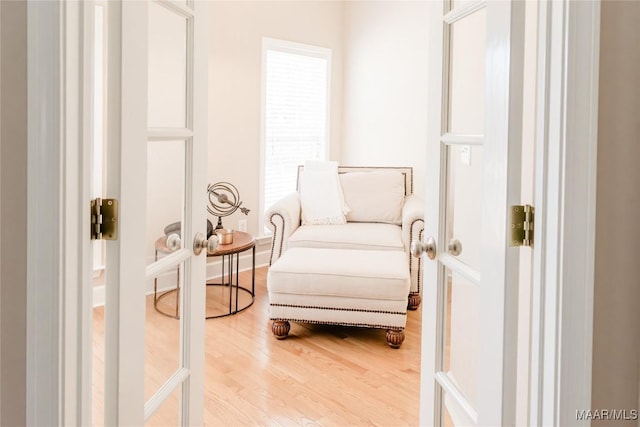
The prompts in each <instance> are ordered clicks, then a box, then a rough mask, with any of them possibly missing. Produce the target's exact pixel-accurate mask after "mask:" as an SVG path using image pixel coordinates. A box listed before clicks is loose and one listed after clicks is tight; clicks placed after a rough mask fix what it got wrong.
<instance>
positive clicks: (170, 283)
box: [93, 239, 271, 308]
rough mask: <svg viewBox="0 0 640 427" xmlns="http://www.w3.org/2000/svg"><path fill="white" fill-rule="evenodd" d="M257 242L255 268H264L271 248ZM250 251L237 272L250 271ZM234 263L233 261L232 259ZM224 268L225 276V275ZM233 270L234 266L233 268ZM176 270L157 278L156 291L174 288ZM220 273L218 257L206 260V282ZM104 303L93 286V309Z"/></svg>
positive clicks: (101, 288) (100, 290) (100, 292)
mask: <svg viewBox="0 0 640 427" xmlns="http://www.w3.org/2000/svg"><path fill="white" fill-rule="evenodd" d="M257 240H258V245H257V246H256V268H259V267H265V266H267V265H269V255H270V253H271V247H270V246H268V245H267V244H266V243H270V241H271V239H269V242H261V240H260V239H257ZM251 257H252V253H251V251H246V252H243V253H242V254H241V255H240V268H239V271H248V270H250V269H251ZM234 261H235V259H234ZM226 268H227V266H225V274H226ZM234 270H235V266H234ZM176 273H177V272H176V270H171V271H167V272H165V273H164V274H162V275H160V276H158V291H165V290H169V289H174V288H175V287H176V280H177V277H176ZM221 273H222V259H221V258H220V257H215V258H208V259H207V281H209V280H213V279H217V278H219V277H220V276H221ZM146 294H147V295H151V294H153V280H149V281H148V282H147V284H146ZM104 301H105V288H104V285H98V286H94V288H93V307H94V308H95V307H101V306H103V305H104Z"/></svg>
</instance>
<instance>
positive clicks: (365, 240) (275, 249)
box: [265, 166, 424, 310]
mask: <svg viewBox="0 0 640 427" xmlns="http://www.w3.org/2000/svg"><path fill="white" fill-rule="evenodd" d="M301 173H303V166H300V167H299V168H298V184H299V183H300V176H301ZM338 173H339V175H340V181H341V183H342V190H343V192H344V199H345V201H346V203H347V205H349V206H350V207H351V208H352V212H350V213H349V214H348V215H347V223H346V224H343V225H301V204H300V196H299V193H298V192H295V193H292V194H289V195H288V196H286V197H284V198H283V199H281V200H280V201H278V202H277V203H275V204H274V205H273V206H271V208H269V209H268V211H267V213H266V218H265V219H266V224H267V227H269V229H270V230H271V231H272V232H273V241H272V247H271V257H270V265H271V264H273V263H275V262H276V260H278V258H280V257H281V256H282V255H283V254H284V253H285V252H286V251H287V250H288V249H290V248H294V247H299V248H324V249H341V250H342V249H356V250H378V251H380V250H382V251H402V252H404V254H405V255H406V262H407V264H406V265H407V266H408V270H409V275H410V278H411V286H410V291H409V295H408V303H407V308H408V309H411V310H415V309H417V308H418V306H419V305H420V303H421V301H422V298H421V294H422V272H421V265H420V263H421V261H420V258H414V257H412V256H411V253H410V245H411V241H413V240H422V233H423V230H424V208H423V203H422V200H421V199H420V198H419V197H417V196H415V195H413V170H412V168H410V167H346V166H340V167H338ZM398 186H400V187H403V188H400V190H398ZM298 188H299V186H298ZM398 191H400V194H399V195H398ZM402 193H404V194H402Z"/></svg>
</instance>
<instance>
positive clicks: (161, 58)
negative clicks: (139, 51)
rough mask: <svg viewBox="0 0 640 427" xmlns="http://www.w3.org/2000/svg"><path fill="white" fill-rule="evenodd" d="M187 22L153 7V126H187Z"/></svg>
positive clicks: (150, 5) (151, 97) (151, 12)
mask: <svg viewBox="0 0 640 427" xmlns="http://www.w3.org/2000/svg"><path fill="white" fill-rule="evenodd" d="M186 35H187V20H186V18H184V17H182V16H180V15H176V14H175V13H174V12H172V11H170V10H168V9H167V8H165V7H164V6H161V5H160V4H159V3H155V2H151V3H150V4H149V83H148V86H149V106H148V110H149V116H148V126H149V127H177V128H184V127H186V105H187V36H186Z"/></svg>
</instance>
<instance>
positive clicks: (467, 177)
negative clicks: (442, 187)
mask: <svg viewBox="0 0 640 427" xmlns="http://www.w3.org/2000/svg"><path fill="white" fill-rule="evenodd" d="M482 151H483V149H482V146H480V145H464V146H463V145H449V146H448V147H447V215H446V236H447V243H449V242H451V241H452V240H454V239H455V240H458V241H459V242H460V247H461V249H462V250H461V252H460V253H459V254H458V255H456V258H458V259H459V260H461V261H462V262H464V263H466V264H468V265H469V266H471V267H473V268H474V269H475V270H476V271H479V270H480V262H481V259H480V257H481V255H482V253H481V238H482V229H481V227H480V221H481V218H480V216H479V215H480V208H481V206H482Z"/></svg>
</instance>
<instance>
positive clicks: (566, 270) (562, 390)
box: [25, 0, 600, 425]
mask: <svg viewBox="0 0 640 427" xmlns="http://www.w3.org/2000/svg"><path fill="white" fill-rule="evenodd" d="M28 7H29V11H28V14H29V24H28V29H27V31H28V34H29V45H28V50H29V52H28V56H29V59H30V61H29V74H28V82H29V107H28V115H29V124H28V126H29V139H28V146H29V147H28V153H29V157H28V161H29V165H30V166H29V168H28V179H29V182H30V183H32V184H31V185H30V186H29V201H28V209H29V212H31V213H32V215H30V216H29V218H28V228H29V236H28V247H29V255H30V256H29V258H28V260H27V262H28V264H27V266H28V267H27V268H28V274H29V278H28V283H27V308H26V310H27V321H28V325H29V326H28V330H27V334H28V343H29V344H28V349H29V351H28V354H29V359H28V361H27V381H28V383H27V396H26V397H25V400H26V406H27V415H28V424H29V425H39V424H43V423H44V424H50V423H55V424H59V425H88V424H90V422H91V417H90V408H89V406H90V405H88V404H87V400H86V398H85V397H86V396H90V395H91V392H90V382H89V379H88V378H86V376H83V372H90V370H89V371H87V370H86V365H85V364H88V363H90V358H89V359H88V360H87V355H86V354H83V353H82V348H83V347H84V346H83V345H82V344H83V339H86V337H84V335H83V334H84V333H85V332H86V331H87V330H89V331H90V328H91V319H87V318H86V317H84V315H83V313H82V311H81V308H82V305H83V304H82V303H81V301H83V300H84V299H85V298H90V295H86V294H87V292H83V289H82V286H81V285H82V283H87V282H86V281H84V280H83V278H86V276H85V274H86V272H84V271H83V265H84V264H86V263H85V260H84V259H83V258H82V256H83V254H84V253H85V252H84V251H83V249H84V246H83V245H84V244H83V242H82V240H81V239H80V238H78V235H79V234H81V231H82V227H85V226H86V227H88V207H87V205H86V200H85V195H86V198H87V199H88V194H89V193H88V188H84V186H85V184H84V183H85V182H88V180H84V179H78V177H85V178H86V177H87V172H88V171H87V170H85V169H84V168H83V161H82V159H83V158H85V156H86V155H87V153H86V145H85V141H88V140H86V139H85V140H83V136H84V135H86V132H87V129H86V123H85V118H83V115H82V113H83V111H88V110H87V109H84V108H83V106H84V105H85V104H84V103H85V102H86V97H87V94H86V93H84V92H83V87H82V85H81V84H80V81H79V79H75V80H74V79H72V78H71V77H72V76H74V75H75V76H76V77H77V76H81V75H85V76H86V73H87V69H86V66H84V67H83V65H86V64H82V61H81V58H82V56H81V55H80V54H79V52H80V49H83V48H86V47H83V41H82V37H79V34H82V32H83V31H84V30H86V29H83V21H82V20H81V19H79V16H80V14H81V13H84V12H83V7H87V6H83V4H82V3H76V2H74V1H63V2H60V3H55V2H33V3H29V6H28ZM599 19H600V4H599V2H597V1H593V2H571V1H568V0H565V1H562V2H560V1H558V2H542V3H541V5H540V22H539V25H540V27H539V28H540V31H539V56H538V62H539V70H540V72H539V77H538V78H539V79H540V81H539V83H541V84H540V87H539V92H538V101H537V102H538V106H539V107H538V108H539V121H538V124H537V137H536V138H537V140H536V141H537V144H536V145H537V148H536V160H537V162H536V164H537V165H536V198H535V204H536V221H537V226H536V235H535V238H536V245H535V249H534V282H533V292H534V295H533V312H532V346H531V357H532V359H531V362H532V375H531V386H532V388H531V391H532V392H531V399H530V400H531V403H530V408H531V410H530V424H531V425H572V424H576V423H577V422H576V420H575V411H573V409H574V408H581V409H587V408H589V407H590V404H591V398H590V396H591V368H592V367H591V353H592V320H593V304H592V299H593V265H594V250H593V248H594V240H595V194H596V185H595V169H596V166H595V164H596V163H595V161H596V145H597V132H596V131H597V128H596V126H597V121H596V117H597V94H598V86H597V82H598V61H599V34H600V31H599V30H600V28H599V23H600V20H599ZM36 59H37V60H36ZM58 67H59V68H58ZM52 70H53V71H52ZM58 70H59V71H61V73H58ZM74 73H77V74H74ZM540 113H542V114H540ZM569 156H570V160H571V161H570V162H569V161H567V159H569ZM52 159H53V161H52ZM52 195H56V196H57V197H58V198H59V199H58V200H57V201H53V203H54V204H53V205H50V206H48V207H47V209H46V212H45V210H40V211H38V210H37V208H38V206H39V205H41V203H42V201H43V200H47V199H48V198H50V197H52ZM560 196H562V197H560ZM77 219H79V222H74V221H75V220H77ZM78 224H79V225H78ZM55 236H57V237H58V239H57V240H56V239H55V238H54V237H55ZM43 242H51V244H43ZM545 242H546V244H545ZM34 248H37V249H38V256H37V257H36V256H35V253H34ZM42 260H49V261H50V262H42ZM41 277H46V278H47V280H44V281H42V280H37V279H38V278H41ZM44 295H49V296H51V298H50V299H48V300H47V299H45V298H43V296H44ZM59 362H60V363H59ZM62 362H63V363H62ZM76 362H79V363H76ZM43 386H45V387H48V388H47V391H48V392H47V393H43V392H42V391H40V392H39V391H38V390H42V388H43ZM87 386H88V387H89V390H87V389H86V387H87ZM83 396H84V397H83ZM572 411H573V412H572ZM53 420H56V421H53Z"/></svg>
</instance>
